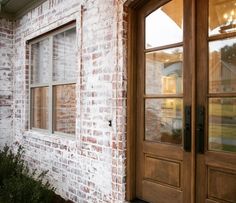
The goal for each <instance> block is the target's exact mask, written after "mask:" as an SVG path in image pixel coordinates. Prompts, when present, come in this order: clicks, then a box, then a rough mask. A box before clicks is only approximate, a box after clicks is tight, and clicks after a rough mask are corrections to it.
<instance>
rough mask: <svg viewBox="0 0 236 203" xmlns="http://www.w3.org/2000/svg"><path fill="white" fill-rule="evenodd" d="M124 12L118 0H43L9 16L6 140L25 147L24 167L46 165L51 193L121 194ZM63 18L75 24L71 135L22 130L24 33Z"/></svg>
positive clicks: (120, 197) (80, 198)
mask: <svg viewBox="0 0 236 203" xmlns="http://www.w3.org/2000/svg"><path fill="white" fill-rule="evenodd" d="M125 18H126V16H125V12H124V11H123V2H122V1H118V0H47V1H46V2H44V3H43V4H42V5H40V6H39V7H37V8H35V9H33V10H32V11H30V12H28V13H27V14H25V15H24V16H23V17H21V18H20V19H18V20H16V21H15V22H14V29H13V30H14V44H13V46H14V49H13V53H14V58H13V61H14V64H13V83H14V85H13V95H14V96H13V98H14V99H13V104H14V105H13V106H14V109H13V121H14V122H13V125H14V128H13V130H14V136H13V137H14V140H13V142H18V143H20V144H22V145H23V146H24V147H25V151H26V156H25V159H26V160H27V161H28V163H29V165H30V167H31V168H37V169H39V170H49V173H48V178H49V180H50V181H51V183H52V184H53V185H54V186H55V187H56V188H57V193H58V194H60V195H61V196H63V197H64V198H66V199H70V200H72V201H74V202H124V201H125V181H126V179H125V177H126V172H125V170H126V168H125V167H126V163H125V162H126V154H125V152H126V86H127V75H126V31H127V27H126V26H127V25H126V23H125V22H124V21H125ZM71 20H76V25H77V49H78V53H77V57H78V67H77V72H78V78H77V90H76V94H77V106H76V109H77V112H76V114H77V118H76V135H75V137H62V136H59V135H47V134H42V133H39V132H34V131H29V130H28V123H29V122H28V113H29V111H28V109H29V98H28V97H29V95H28V90H29V84H28V83H29V75H28V74H29V70H28V69H29V66H28V63H29V61H28V48H27V44H26V40H29V39H32V38H34V37H37V36H38V35H40V34H43V33H45V32H47V31H49V30H52V29H55V28H57V27H58V26H60V25H63V24H65V23H67V22H69V21H71ZM110 120H111V121H112V126H111V127H110V126H109V121H110Z"/></svg>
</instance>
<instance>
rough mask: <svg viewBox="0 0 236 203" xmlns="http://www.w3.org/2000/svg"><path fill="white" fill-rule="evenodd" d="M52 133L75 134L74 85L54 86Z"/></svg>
mask: <svg viewBox="0 0 236 203" xmlns="http://www.w3.org/2000/svg"><path fill="white" fill-rule="evenodd" d="M53 91H54V105H53V106H54V131H58V132H63V133H68V134H75V117H76V93H75V84H72V85H58V86H54V88H53Z"/></svg>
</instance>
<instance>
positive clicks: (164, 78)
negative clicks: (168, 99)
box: [145, 47, 183, 94]
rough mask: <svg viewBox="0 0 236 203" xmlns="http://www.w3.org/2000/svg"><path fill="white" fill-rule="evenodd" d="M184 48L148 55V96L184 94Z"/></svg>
mask: <svg viewBox="0 0 236 203" xmlns="http://www.w3.org/2000/svg"><path fill="white" fill-rule="evenodd" d="M182 69H183V49H182V47H179V48H173V49H166V50H162V51H155V52H150V53H147V54H146V80H145V81H146V94H179V93H183V73H182Z"/></svg>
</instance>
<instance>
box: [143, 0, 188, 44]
mask: <svg viewBox="0 0 236 203" xmlns="http://www.w3.org/2000/svg"><path fill="white" fill-rule="evenodd" d="M145 36H146V48H152V47H158V46H164V45H168V44H174V43H178V42H182V41H183V0H173V1H171V2H169V3H167V4H165V5H164V6H162V7H160V8H159V9H157V10H156V11H154V12H152V13H151V14H150V15H148V16H147V17H146V20H145Z"/></svg>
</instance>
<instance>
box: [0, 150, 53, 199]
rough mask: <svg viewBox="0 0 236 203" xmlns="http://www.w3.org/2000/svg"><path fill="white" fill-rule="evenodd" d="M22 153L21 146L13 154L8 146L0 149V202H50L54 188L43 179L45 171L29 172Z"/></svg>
mask: <svg viewBox="0 0 236 203" xmlns="http://www.w3.org/2000/svg"><path fill="white" fill-rule="evenodd" d="M23 153H24V151H23V148H22V147H21V146H20V147H19V148H18V150H17V152H16V153H15V154H14V153H13V151H12V150H11V149H10V148H9V147H8V146H5V147H4V149H3V151H0V203H19V202H20V203H49V202H52V199H53V196H54V191H55V188H53V187H51V185H50V184H49V182H46V183H44V181H43V179H44V178H45V175H46V174H47V171H44V172H42V173H40V174H39V175H36V170H34V171H33V172H32V173H30V170H29V168H28V167H27V165H26V164H25V163H24V161H23V160H22V156H23Z"/></svg>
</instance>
